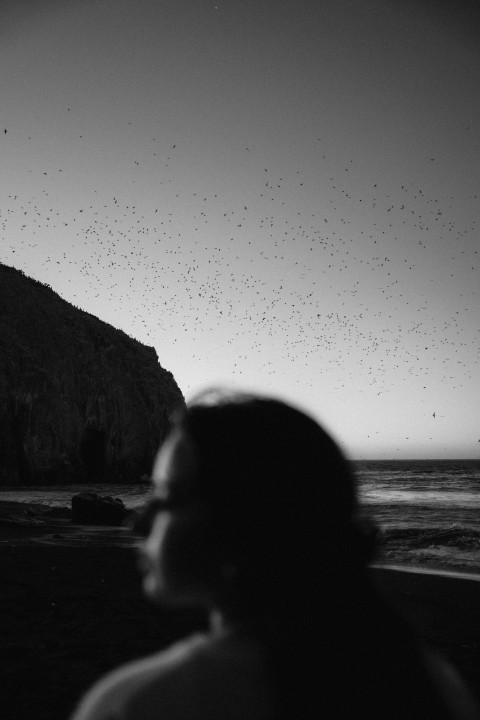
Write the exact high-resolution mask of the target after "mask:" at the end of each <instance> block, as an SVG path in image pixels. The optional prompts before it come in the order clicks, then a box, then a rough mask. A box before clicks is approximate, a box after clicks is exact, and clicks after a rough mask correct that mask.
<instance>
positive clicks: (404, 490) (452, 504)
mask: <svg viewBox="0 0 480 720" xmlns="http://www.w3.org/2000/svg"><path fill="white" fill-rule="evenodd" d="M354 466H355V470H356V476H357V484H358V494H359V499H360V505H361V509H362V513H363V514H364V515H365V516H366V517H367V518H368V519H369V520H370V521H371V522H372V523H374V525H375V526H376V527H377V529H378V552H377V555H376V558H375V563H376V564H379V565H393V566H395V565H399V566H405V565H407V566H410V567H416V568H418V569H427V570H440V571H445V570H447V571H453V572H461V573H474V574H476V575H480V460H381V461H380V460H372V461H368V460H365V461H357V462H355V463H354ZM89 490H90V491H94V492H97V493H99V494H100V495H111V496H114V497H119V498H121V499H122V500H123V502H124V504H125V506H126V507H127V508H128V509H132V510H138V509H139V508H140V507H141V506H142V505H143V504H144V503H145V502H146V501H147V500H148V498H149V497H150V495H151V487H150V485H149V484H148V483H139V484H135V485H120V484H118V485H112V484H105V485H74V486H72V485H65V486H62V485H60V486H58V485H56V486H50V487H35V488H31V487H29V488H22V487H19V488H15V489H4V490H2V491H0V500H15V501H17V502H28V503H38V504H43V505H48V506H50V507H70V502H71V497H72V495H74V494H75V493H78V492H83V491H89Z"/></svg>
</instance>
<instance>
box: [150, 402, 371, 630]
mask: <svg viewBox="0 0 480 720" xmlns="http://www.w3.org/2000/svg"><path fill="white" fill-rule="evenodd" d="M153 482H154V486H155V498H156V500H155V501H154V502H153V505H152V508H151V511H150V513H147V516H146V519H145V520H144V522H143V526H144V527H143V531H144V533H145V534H146V536H147V537H146V540H145V543H144V551H143V555H144V569H145V588H146V590H147V592H148V593H149V594H150V595H153V596H157V597H159V598H162V599H166V600H169V599H170V600H172V601H174V602H204V603H206V604H210V605H212V606H213V605H218V606H220V607H221V608H222V609H223V610H225V611H229V612H230V613H231V614H232V615H237V616H240V617H242V616H244V617H247V616H253V615H255V614H258V615H259V616H260V615H261V616H265V615H268V614H271V613H274V614H275V613H276V614H278V613H279V612H280V613H283V612H285V611H286V609H287V606H291V607H292V612H293V611H294V607H293V605H295V606H296V603H295V602H294V599H295V597H299V596H301V603H302V608H303V609H304V611H306V612H308V607H309V604H311V605H312V609H313V606H315V607H316V608H317V609H318V604H319V603H323V604H325V602H326V600H327V599H330V600H331V599H332V597H333V596H334V592H335V588H336V587H338V586H339V584H342V578H343V579H345V580H348V578H350V577H352V576H353V575H354V574H355V573H356V572H358V571H360V570H361V569H363V568H364V566H365V564H366V562H367V559H368V554H367V545H368V543H365V542H364V535H363V534H362V532H361V531H360V530H359V526H358V522H357V510H358V508H357V499H356V491H355V483H354V478H353V475H352V473H351V471H350V466H349V463H348V462H347V460H346V459H345V457H344V456H343V454H342V453H341V452H340V450H339V448H338V446H337V445H336V443H335V442H334V441H333V440H332V438H331V437H330V436H329V435H328V434H327V433H326V432H325V431H324V430H323V429H322V428H321V427H320V425H319V424H318V423H317V422H315V420H313V419H312V418H311V417H309V416H308V415H306V414H305V413H303V412H301V411H300V410H298V409H295V408H294V407H291V406H289V405H287V404H285V403H283V402H281V401H279V400H274V399H268V398H263V397H257V396H252V395H246V394H229V393H222V392H218V391H209V392H208V393H204V394H202V395H201V396H199V397H198V398H197V399H196V400H194V401H193V402H191V403H190V404H189V405H188V407H187V408H186V409H185V410H184V411H183V412H182V413H181V414H180V415H179V416H178V417H177V418H176V421H175V425H174V428H173V430H172V432H171V434H170V436H169V437H168V438H167V441H166V442H165V444H164V445H163V446H162V448H161V449H160V451H159V454H158V456H157V460H156V462H155V466H154V471H153ZM292 603H293V605H292ZM297 610H298V608H297Z"/></svg>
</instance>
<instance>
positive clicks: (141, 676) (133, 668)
mask: <svg viewBox="0 0 480 720" xmlns="http://www.w3.org/2000/svg"><path fill="white" fill-rule="evenodd" d="M206 642H207V638H206V637H205V636H204V635H201V634H196V635H193V636H191V637H189V638H186V639H185V640H182V641H180V642H178V643H175V644H174V645H172V646H171V647H169V648H168V649H167V650H163V651H162V652H159V653H156V654H154V655H150V656H148V657H145V658H141V659H140V660H135V661H133V662H131V663H128V664H126V665H123V666H121V667H120V668H118V669H116V670H114V671H113V672H111V673H109V674H108V675H106V676H105V677H103V678H101V679H100V680H99V681H98V682H97V683H96V684H95V685H94V686H93V687H92V688H91V689H90V690H89V691H88V692H87V693H86V695H85V696H84V697H83V698H82V700H81V701H80V704H79V706H78V708H77V709H76V711H75V712H74V714H73V715H72V717H71V720H130V718H133V717H140V716H139V715H138V711H139V709H140V708H139V707H138V706H139V704H141V705H142V708H141V712H142V715H141V717H142V718H145V719H146V718H148V717H149V714H148V712H149V708H151V709H152V711H153V710H154V708H155V707H156V708H157V712H158V700H159V697H160V698H161V699H162V717H164V718H166V719H168V718H169V714H168V705H169V695H170V694H171V692H170V689H174V688H175V687H176V690H175V694H177V692H178V683H177V682H176V678H178V677H179V676H180V677H181V676H182V674H183V673H182V671H181V669H182V668H183V667H184V666H185V664H188V661H189V658H190V657H191V656H192V655H195V654H196V652H197V651H198V649H200V648H201V647H202V646H203V645H204V644H205V643H206ZM177 697H178V695H177Z"/></svg>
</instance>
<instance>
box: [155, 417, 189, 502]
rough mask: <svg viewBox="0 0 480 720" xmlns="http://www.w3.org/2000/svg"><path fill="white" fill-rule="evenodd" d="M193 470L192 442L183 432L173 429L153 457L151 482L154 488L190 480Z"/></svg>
mask: <svg viewBox="0 0 480 720" xmlns="http://www.w3.org/2000/svg"><path fill="white" fill-rule="evenodd" d="M194 470H195V454H194V451H193V447H192V444H191V443H190V442H189V441H188V439H187V438H186V437H185V435H184V434H183V433H181V432H180V431H179V430H174V431H173V432H172V433H171V434H170V435H169V436H168V437H167V439H166V440H165V442H164V443H163V445H162V447H161V448H160V450H159V452H158V454H157V457H156V459H155V462H154V465H153V471H152V482H153V485H154V487H155V488H156V489H159V490H166V489H168V487H169V486H170V485H171V484H175V485H179V484H183V483H187V482H190V481H191V479H192V476H193V473H194Z"/></svg>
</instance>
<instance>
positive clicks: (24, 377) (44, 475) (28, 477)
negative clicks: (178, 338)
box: [0, 264, 184, 486]
mask: <svg viewBox="0 0 480 720" xmlns="http://www.w3.org/2000/svg"><path fill="white" fill-rule="evenodd" d="M183 403H184V399H183V395H182V393H181V391H180V390H179V388H178V386H177V384H176V382H175V380H174V378H173V375H172V374H171V373H170V372H168V371H167V370H164V369H163V368H162V367H161V366H160V364H159V362H158V357H157V354H156V352H155V350H154V349H153V348H151V347H146V346H145V345H142V344H141V343H139V342H137V341H136V340H134V339H132V338H130V337H129V336H128V335H126V334H125V333H123V332H122V331H120V330H117V329H116V328H114V327H112V326H111V325H108V324H106V323H104V322H102V321H101V320H99V319H98V318H96V317H94V316H93V315H90V314H89V313H87V312H84V311H82V310H79V309H78V308H75V307H74V306H73V305H71V304H70V303H68V302H66V301H65V300H63V299H62V298H61V297H60V296H59V295H57V294H56V293H55V292H54V291H53V290H52V289H51V288H50V287H49V286H48V285H44V284H42V283H40V282H38V281H36V280H33V279H31V278H28V277H27V276H25V275H24V274H23V272H21V271H19V270H16V269H14V268H11V267H7V266H6V265H1V264H0V485H3V486H5V485H10V486H11V485H35V484H53V483H59V482H62V483H63V482H81V481H83V482H85V481H87V482H92V481H93V482H95V480H97V481H100V480H101V481H103V482H105V481H110V480H111V481H130V480H139V479H140V477H141V476H142V474H144V473H150V471H151V465H152V460H153V457H154V455H155V452H156V450H157V448H158V445H159V443H160V442H161V440H162V439H163V438H164V436H165V434H166V432H167V431H168V428H169V423H170V417H171V413H172V412H173V410H174V408H175V407H176V406H178V405H179V404H183Z"/></svg>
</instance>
